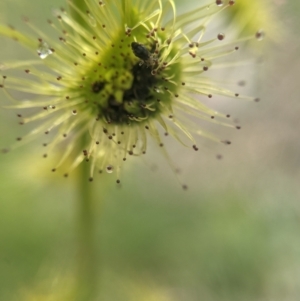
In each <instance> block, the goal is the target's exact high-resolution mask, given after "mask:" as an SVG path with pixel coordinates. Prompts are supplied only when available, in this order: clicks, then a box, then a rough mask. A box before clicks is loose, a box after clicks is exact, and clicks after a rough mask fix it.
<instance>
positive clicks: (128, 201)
mask: <svg viewBox="0 0 300 301" xmlns="http://www.w3.org/2000/svg"><path fill="white" fill-rule="evenodd" d="M63 3H64V1H63V0H55V1H51V2H46V1H26V0H10V1H8V0H4V1H1V4H0V17H1V22H4V23H9V24H12V25H15V26H16V27H17V28H22V27H23V25H22V21H21V16H23V15H24V14H26V16H28V17H29V18H30V20H31V21H32V22H33V23H35V24H38V25H39V26H40V28H43V30H45V31H47V30H48V27H47V23H46V20H47V19H48V17H49V16H51V10H52V9H54V8H56V7H60V6H61V5H63ZM272 3H274V8H275V9H277V11H278V14H279V19H280V22H281V24H282V30H283V31H282V33H283V36H282V40H281V41H280V42H278V43H272V44H269V45H268V46H267V47H266V50H265V53H264V54H263V56H262V58H263V60H262V62H260V63H259V64H257V66H256V65H255V66H254V67H252V69H253V70H254V74H255V77H256V79H255V80H254V81H252V82H253V83H252V84H251V83H250V84H249V87H248V86H247V87H246V88H245V89H246V90H247V93H248V94H250V95H255V96H256V94H258V95H259V96H260V97H261V99H262V101H261V102H259V103H257V104H256V103H249V102H243V101H237V100H231V99H227V100H226V103H225V104H224V103H223V104H222V106H220V110H223V111H224V110H225V113H226V112H227V110H228V111H229V112H230V113H231V114H232V115H233V116H238V117H239V119H240V121H241V123H242V130H241V131H234V132H232V131H229V130H228V129H226V128H221V127H219V128H217V129H215V128H214V127H213V125H207V128H208V130H210V127H211V130H213V131H215V132H217V133H218V135H220V136H222V135H223V136H226V137H227V136H228V137H229V138H230V139H232V140H233V144H232V145H231V146H229V147H224V146H223V145H221V146H220V145H216V144H214V143H209V142H207V141H203V140H201V141H200V142H199V145H201V146H200V151H199V152H198V153H195V152H192V151H191V150H188V149H184V148H183V147H182V146H181V145H178V143H177V142H172V141H169V142H168V143H169V144H168V146H167V147H168V148H169V149H170V150H172V151H171V153H172V157H173V158H175V160H174V161H175V162H176V163H177V164H178V165H180V167H181V169H182V174H181V175H180V176H181V178H182V179H183V180H184V182H185V183H188V185H189V190H188V191H186V192H183V191H182V190H181V187H180V185H179V183H178V182H177V180H176V178H175V176H174V175H173V173H172V171H171V170H170V168H169V167H168V164H167V163H166V162H165V161H164V159H163V158H161V157H160V156H159V155H156V153H157V150H156V149H155V148H153V149H152V150H151V151H149V152H148V155H147V157H145V159H144V160H145V161H144V162H143V161H139V160H137V162H136V164H132V165H127V166H126V167H125V171H124V172H123V177H122V182H123V185H122V186H121V187H120V188H116V186H115V184H114V180H115V179H114V178H113V179H112V178H111V177H109V176H107V177H105V176H104V177H100V176H99V180H98V179H97V180H95V182H94V183H93V185H94V188H95V190H97V195H99V203H97V204H96V206H95V212H96V214H97V216H98V219H99V220H98V222H97V241H98V251H99V258H100V262H101V266H102V268H101V269H102V275H101V284H100V286H99V290H100V291H101V300H105V301H106V300H107V301H110V300H111V301H135V300H141V301H143V300H144V301H151V300H156V301H161V300H163V301H169V300H172V301H197V300H205V301H210V300H211V301H223V300H224V301H227V300H231V301H233V300H257V301H262V300H272V301H273V300H274V301H276V300H278V301H279V300H280V301H282V300H285V301H293V300H295V301H296V300H299V299H300V236H299V229H300V187H299V186H300V139H299V138H300V137H299V128H300V118H299V113H300V103H299V78H300V56H299V53H300V48H299V46H300V42H299V38H298V32H297V31H296V29H297V28H299V25H300V21H299V17H300V14H299V3H298V1H297V0H294V1H274V2H272ZM276 5H277V6H276ZM3 41H4V42H3ZM26 57H27V54H26V53H25V52H23V50H22V49H20V48H19V47H15V44H14V43H12V42H9V41H7V40H4V39H2V40H1V56H0V63H1V62H2V61H3V60H5V59H9V58H10V59H14V58H18V59H21V58H26ZM242 76H244V75H242ZM248 76H249V75H247V74H245V78H242V79H246V80H247V79H248ZM250 76H251V75H250ZM250 82H251V81H250ZM1 102H2V100H1ZM216 106H218V104H216ZM19 131H20V129H19V128H18V126H17V118H16V112H15V111H6V110H3V109H1V110H0V139H1V147H2V146H3V145H5V144H8V143H10V142H11V141H13V140H14V138H15V137H17V136H18V133H19ZM202 143H203V144H202ZM42 151H43V150H42V147H41V143H40V141H39V142H35V143H33V144H31V145H27V146H25V147H22V148H20V149H18V150H16V151H14V152H12V153H10V154H8V155H5V156H4V155H3V156H0V192H1V194H0V195H1V197H0V199H1V201H0V300H5V301H8V300H44V299H43V298H42V297H40V298H36V299H34V296H36V295H38V294H41V295H43V294H45V291H47V289H48V290H50V291H51V290H55V289H56V287H57V285H58V286H59V284H57V283H56V282H60V283H62V282H63V281H62V280H60V279H65V278H68V277H69V274H70V273H71V272H68V271H72V264H73V259H74V256H75V247H76V220H75V217H76V183H75V181H74V179H73V178H74V177H73V178H72V177H71V178H70V179H68V180H65V179H63V178H61V177H60V176H59V175H54V174H52V173H51V172H48V170H50V169H51V166H50V165H48V164H47V163H45V162H46V161H43V159H42V158H41V156H40V154H42ZM219 153H221V154H222V155H223V159H222V160H217V159H216V155H217V154H219ZM55 281H56V282H55ZM25 296H27V297H25ZM28 296H29V297H28ZM45 300H46V299H45ZM47 300H48V299H47Z"/></svg>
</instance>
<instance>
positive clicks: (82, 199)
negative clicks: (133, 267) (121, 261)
mask: <svg viewBox="0 0 300 301" xmlns="http://www.w3.org/2000/svg"><path fill="white" fill-rule="evenodd" d="M72 3H73V4H74V6H75V7H77V8H78V10H79V11H81V12H82V13H83V14H85V13H86V11H87V6H86V4H85V1H84V0H73V1H72ZM69 9H70V13H71V15H72V17H73V19H76V20H77V22H78V23H80V24H82V25H85V21H84V19H83V18H82V17H81V16H80V14H79V13H78V11H76V9H74V8H73V7H72V6H70V7H69ZM88 138H89V137H88V133H87V134H86V135H84V136H83V138H82V140H81V143H80V145H81V148H82V149H84V148H85V147H86V145H87V143H86V142H87V140H88ZM89 168H90V165H89V163H87V162H85V161H83V162H82V163H81V164H80V165H79V167H78V169H79V170H78V183H77V191H78V194H77V201H78V203H77V219H78V221H77V222H78V230H77V231H78V248H79V250H78V259H77V264H78V267H77V279H76V280H77V281H76V286H77V287H76V292H75V293H76V297H75V300H76V301H93V300H94V299H95V298H96V294H97V285H98V275H99V273H98V263H97V256H96V243H95V214H94V208H93V189H92V188H93V185H92V183H90V182H89V180H88V179H89V177H90V173H89Z"/></svg>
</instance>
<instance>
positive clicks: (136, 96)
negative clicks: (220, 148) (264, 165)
mask: <svg viewBox="0 0 300 301" xmlns="http://www.w3.org/2000/svg"><path fill="white" fill-rule="evenodd" d="M78 2H79V3H80V1H78ZM67 3H68V5H69V8H70V10H69V11H70V12H68V11H66V10H64V9H61V10H60V11H56V13H55V18H54V19H55V20H48V25H49V26H51V27H52V28H53V35H52V36H51V37H50V36H47V35H45V34H44V33H43V31H42V30H41V29H40V28H39V27H37V26H35V25H33V24H32V23H31V22H30V21H29V20H24V22H25V24H26V25H27V26H28V27H29V28H30V29H31V30H32V34H31V35H28V34H26V35H25V34H23V33H22V32H21V31H19V30H17V29H15V28H12V27H8V26H4V25H1V26H0V34H1V35H2V36H6V37H9V38H11V39H13V40H15V41H16V43H18V44H20V45H21V46H23V47H25V48H27V49H28V50H29V51H30V52H31V53H32V60H28V61H12V62H3V63H2V64H1V71H2V77H3V81H2V84H1V85H0V87H1V88H2V89H1V90H2V91H3V93H5V94H6V96H7V99H9V100H10V103H5V104H4V103H3V104H2V105H3V106H4V107H5V108H11V109H15V110H16V112H17V115H18V117H19V123H20V124H21V125H22V126H25V127H26V125H27V124H29V123H32V125H33V126H32V127H31V128H33V129H32V130H31V131H29V132H28V134H27V135H25V136H20V137H16V140H17V141H16V142H15V144H13V145H11V147H8V148H4V149H3V152H7V151H9V150H11V149H14V148H16V147H18V146H19V145H21V144H23V143H27V142H28V141H30V140H33V139H36V138H38V137H41V136H44V137H43V145H44V146H45V153H44V154H43V156H44V157H47V156H49V155H51V153H52V152H53V151H54V150H55V149H59V150H60V152H61V155H60V159H59V160H58V162H56V164H55V165H54V166H53V169H52V171H53V172H54V171H58V172H61V173H62V174H63V175H64V176H65V177H67V176H68V175H69V174H70V173H71V172H72V171H73V170H74V169H75V168H76V167H77V166H78V165H79V164H81V163H82V162H85V161H88V165H89V176H88V178H89V180H90V181H92V180H93V178H94V174H95V171H97V172H98V171H100V172H102V171H106V172H107V173H112V172H114V174H115V175H116V181H117V183H119V182H120V169H121V167H122V164H123V163H124V161H126V160H127V159H128V158H129V157H130V156H131V157H136V156H140V155H144V154H146V152H147V150H148V149H147V144H148V140H149V139H154V141H155V142H156V143H157V145H159V146H161V147H162V148H164V144H163V138H162V136H163V135H169V136H172V137H174V138H175V139H177V140H178V141H179V142H180V144H184V145H186V146H187V147H190V148H191V149H194V150H198V147H197V145H196V140H195V137H196V136H197V135H198V136H199V135H200V136H203V137H209V138H211V139H215V140H216V141H218V142H223V143H225V144H230V141H227V140H226V139H217V138H214V137H213V136H212V135H209V134H207V133H206V132H205V131H204V130H203V129H201V128H199V126H198V125H197V123H195V122H192V121H191V118H190V117H197V118H199V119H202V120H207V121H209V122H214V123H218V124H223V125H226V126H229V127H236V126H235V125H234V124H232V123H230V122H229V120H228V115H225V114H222V113H219V112H216V111H215V110H214V109H213V108H209V107H207V106H205V105H204V104H203V103H202V102H201V99H203V98H207V97H209V98H211V97H214V96H215V95H225V96H228V97H235V98H237V97H238V98H243V99H250V100H253V99H254V98H251V97H245V96H241V95H239V94H237V93H235V92H234V91H229V90H227V89H225V88H223V87H221V86H220V85H219V84H217V83H215V82H214V79H213V78H210V77H209V76H207V75H206V73H207V71H208V70H210V69H211V68H213V67H214V61H215V60H216V59H218V60H219V59H220V57H226V56H228V55H234V53H235V52H236V51H238V49H239V46H238V44H239V43H238V42H237V41H226V38H225V34H224V33H223V32H220V33H219V34H217V36H215V37H213V38H209V39H207V38H206V36H205V33H206V30H207V27H209V25H210V23H211V22H212V21H213V20H214V19H217V18H218V17H219V16H220V14H221V13H222V11H224V10H226V9H232V7H234V6H235V5H238V3H235V1H225V0H224V1H220V0H218V1H212V2H211V3H209V4H207V5H205V6H198V5H197V6H196V7H195V8H194V9H193V10H192V11H189V12H186V13H184V14H178V12H177V10H176V6H175V4H174V2H173V1H172V0H169V1H167V0H166V1H162V0H161V1H134V0H123V1H106V2H104V1H92V0H86V1H83V0H82V3H80V4H78V3H75V2H74V1H68V2H67ZM256 36H257V37H258V38H259V37H261V32H257V33H256ZM254 37H255V32H253V34H252V35H251V36H250V37H247V38H244V39H243V40H247V39H252V38H254ZM239 42H241V41H239ZM12 71H13V72H12ZM13 91H21V92H23V93H24V94H23V95H24V97H23V98H22V99H16V98H15V97H14V93H13ZM193 120H194V119H193ZM44 141H46V142H44ZM162 151H163V152H166V151H165V150H164V149H163V150H162ZM66 160H68V164H64V163H65V161H66ZM84 164H86V163H84Z"/></svg>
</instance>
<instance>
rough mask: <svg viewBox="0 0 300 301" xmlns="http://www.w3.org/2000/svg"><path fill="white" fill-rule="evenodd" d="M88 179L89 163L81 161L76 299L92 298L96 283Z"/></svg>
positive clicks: (93, 216)
mask: <svg viewBox="0 0 300 301" xmlns="http://www.w3.org/2000/svg"><path fill="white" fill-rule="evenodd" d="M88 179H89V164H88V163H87V162H85V161H84V162H82V163H81V164H80V166H79V175H78V183H77V187H78V197H77V200H78V204H77V210H78V213H77V214H78V242H79V246H78V247H79V250H78V259H77V260H78V262H77V263H78V270H77V272H78V279H77V280H78V284H77V288H78V290H77V298H76V300H78V301H81V300H82V301H89V300H93V299H94V296H95V294H96V290H97V284H98V271H97V269H98V264H97V256H96V246H95V233H94V232H95V215H94V208H93V207H94V206H93V191H92V188H93V185H92V183H90V182H89V181H88Z"/></svg>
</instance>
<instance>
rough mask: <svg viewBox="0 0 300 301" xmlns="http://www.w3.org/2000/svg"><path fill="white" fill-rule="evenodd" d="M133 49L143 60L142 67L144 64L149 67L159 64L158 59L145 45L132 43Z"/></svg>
mask: <svg viewBox="0 0 300 301" xmlns="http://www.w3.org/2000/svg"><path fill="white" fill-rule="evenodd" d="M131 49H132V51H133V53H134V55H135V56H136V57H138V58H139V59H141V60H142V63H140V65H142V64H143V63H145V64H146V65H147V66H154V65H156V64H157V58H156V57H155V55H153V54H152V53H151V52H150V51H149V50H148V49H147V48H146V46H145V45H143V44H140V43H137V42H132V43H131Z"/></svg>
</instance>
